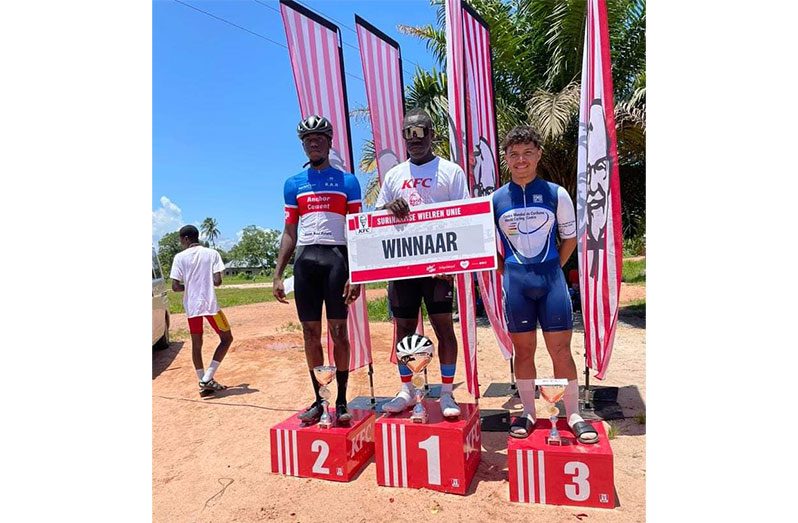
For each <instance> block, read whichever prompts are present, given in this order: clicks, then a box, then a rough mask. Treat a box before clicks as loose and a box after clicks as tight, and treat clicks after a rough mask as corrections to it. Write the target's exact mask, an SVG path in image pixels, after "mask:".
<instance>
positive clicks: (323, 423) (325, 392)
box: [313, 365, 336, 429]
mask: <svg viewBox="0 0 798 523" xmlns="http://www.w3.org/2000/svg"><path fill="white" fill-rule="evenodd" d="M335 370H336V369H335V366H333V365H319V366H318V367H313V375H314V376H316V381H318V382H319V384H320V385H321V387H319V396H321V408H322V411H323V414H322V415H321V419H320V420H319V427H321V428H323V429H329V428H330V427H332V417H331V416H330V413H329V412H328V410H327V405H328V402H327V400H328V399H330V396H332V394H331V393H330V389H328V388H327V385H329V384H330V383H331V382H332V380H334V379H335Z"/></svg>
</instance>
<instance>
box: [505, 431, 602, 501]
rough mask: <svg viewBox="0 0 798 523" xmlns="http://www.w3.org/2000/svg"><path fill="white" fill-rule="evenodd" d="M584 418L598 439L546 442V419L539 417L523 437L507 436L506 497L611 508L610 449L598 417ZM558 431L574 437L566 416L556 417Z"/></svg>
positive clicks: (517, 499) (518, 499)
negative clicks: (565, 442)
mask: <svg viewBox="0 0 798 523" xmlns="http://www.w3.org/2000/svg"><path fill="white" fill-rule="evenodd" d="M588 423H590V424H591V425H593V427H594V428H595V429H596V431H597V432H598V435H599V442H598V443H595V444H592V445H585V444H582V443H574V444H572V445H562V446H555V445H547V444H546V437H547V436H548V434H549V430H550V429H551V422H550V421H549V420H547V419H545V420H543V419H541V420H538V421H537V423H536V424H535V431H534V432H533V433H532V434H531V435H530V436H529V437H528V438H525V439H518V438H513V437H508V440H509V441H508V445H507V465H508V469H509V470H508V474H509V476H510V501H518V502H521V503H542V504H548V505H574V506H580V507H597V508H615V483H614V482H613V467H612V448H610V443H609V440H608V439H607V433H606V432H605V431H604V427H603V426H602V424H601V422H588ZM557 430H559V431H560V434H561V435H562V436H563V437H570V438H571V439H572V441H574V442H576V438H575V437H574V433H573V431H571V429H570V428H569V427H568V423H567V422H566V421H565V419H559V420H557Z"/></svg>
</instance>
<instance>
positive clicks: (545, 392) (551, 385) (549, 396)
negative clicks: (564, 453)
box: [535, 378, 568, 445]
mask: <svg viewBox="0 0 798 523" xmlns="http://www.w3.org/2000/svg"><path fill="white" fill-rule="evenodd" d="M535 385H537V386H538V388H539V389H540V395H541V396H542V397H543V399H544V400H546V401H547V402H548V403H549V406H548V408H547V409H546V415H547V416H548V417H549V420H550V421H551V430H550V431H549V435H548V436H547V437H546V443H547V444H548V445H564V444H568V440H563V438H562V436H560V432H559V431H558V430H557V415H558V414H559V413H560V409H558V408H557V405H556V404H557V402H558V401H560V400H561V399H562V397H563V396H564V395H565V387H566V386H567V385H568V380H565V379H551V378H545V379H539V380H535Z"/></svg>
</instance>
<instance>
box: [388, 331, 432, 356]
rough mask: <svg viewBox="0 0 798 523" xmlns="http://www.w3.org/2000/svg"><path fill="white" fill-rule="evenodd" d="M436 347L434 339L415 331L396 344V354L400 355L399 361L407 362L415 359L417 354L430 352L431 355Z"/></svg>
mask: <svg viewBox="0 0 798 523" xmlns="http://www.w3.org/2000/svg"><path fill="white" fill-rule="evenodd" d="M434 348H435V346H434V345H433V344H432V340H430V339H429V338H427V337H426V336H422V335H420V334H415V333H413V334H410V335H408V336H405V337H404V338H402V339H401V341H399V343H397V344H396V355H397V356H399V361H401V362H402V363H406V362H407V361H408V360H412V359H414V358H415V356H416V355H417V354H429V355H430V357H431V356H432V351H433V350H434Z"/></svg>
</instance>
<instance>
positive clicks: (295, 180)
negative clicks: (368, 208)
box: [272, 115, 361, 423]
mask: <svg viewBox="0 0 798 523" xmlns="http://www.w3.org/2000/svg"><path fill="white" fill-rule="evenodd" d="M297 134H298V136H299V139H300V140H301V141H302V147H303V148H304V150H305V154H306V155H307V157H308V160H309V161H308V163H309V164H310V167H309V168H308V169H306V170H304V171H302V172H300V173H299V174H296V175H294V176H292V177H290V178H289V179H288V180H286V181H285V186H284V196H285V228H284V230H283V237H282V240H281V241H280V252H279V254H278V255H277V266H276V268H275V274H274V282H273V287H272V293H273V294H274V297H275V298H276V299H277V300H278V301H280V302H282V303H288V300H286V297H285V287H284V286H283V273H284V271H285V267H286V265H288V261H289V260H290V258H291V255H292V254H293V253H294V248H296V251H297V255H296V259H295V260H294V292H295V296H296V308H297V313H298V315H299V321H300V322H301V323H302V335H303V337H304V340H305V358H306V360H307V364H308V369H309V370H310V379H311V382H312V383H313V390H314V392H315V394H316V399H315V401H314V402H313V404H312V405H311V406H310V407H308V408H307V409H306V410H305V411H304V412H302V413H301V414H300V415H299V419H300V420H302V421H303V422H306V423H311V422H317V421H319V418H321V415H322V406H321V397H320V396H319V386H320V385H319V382H318V381H317V380H316V377H315V376H314V374H313V368H314V367H317V366H319V365H324V352H323V351H322V348H321V308H322V304H324V305H325V307H326V311H327V324H328V328H329V330H330V334H331V336H332V340H333V357H334V359H335V366H336V368H337V369H338V370H337V372H336V382H337V385H338V387H337V388H338V397H337V398H336V401H335V411H336V419H337V420H338V421H341V422H348V421H350V420H351V419H352V416H351V414H350V413H349V411H348V410H347V407H346V386H347V383H348V380H349V337H348V335H347V329H346V318H347V306H348V305H349V304H350V303H352V302H353V301H355V300H356V299H357V298H358V296H359V295H360V286H359V285H351V286H350V285H349V264H348V258H347V251H346V229H345V225H346V214H347V213H356V212H360V208H361V202H360V184H359V183H358V181H357V178H356V177H355V175H354V174H351V173H345V172H342V171H340V170H338V169H336V168H334V167H332V166H331V165H330V150H331V147H332V136H333V129H332V125H331V124H330V122H329V121H328V120H327V118H324V117H322V116H315V115H314V116H309V117H308V118H306V119H305V120H303V121H302V122H300V123H299V126H298V127H297Z"/></svg>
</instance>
